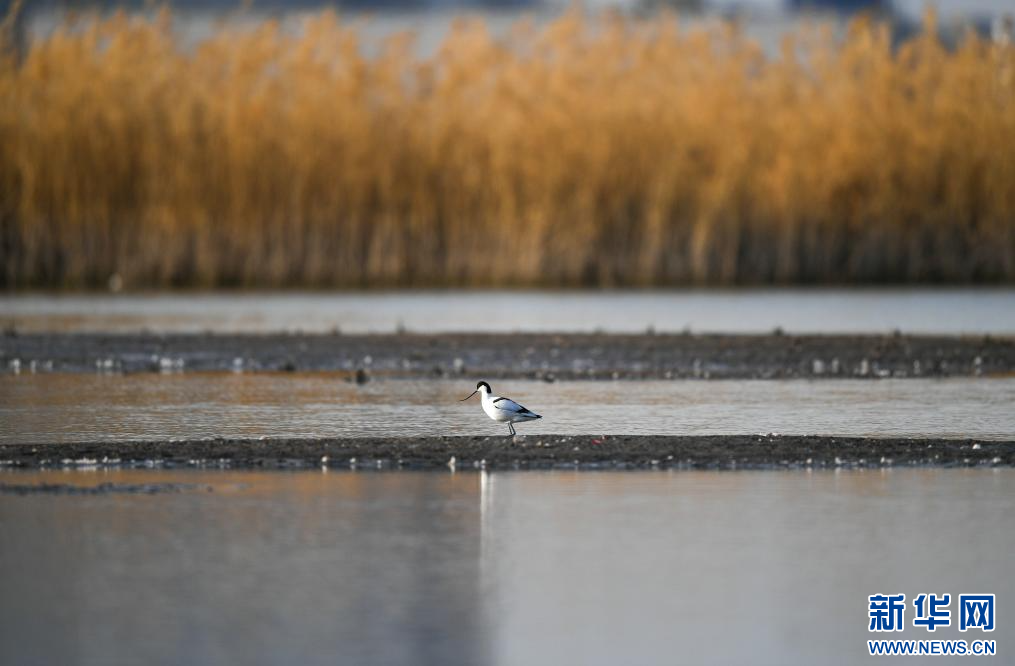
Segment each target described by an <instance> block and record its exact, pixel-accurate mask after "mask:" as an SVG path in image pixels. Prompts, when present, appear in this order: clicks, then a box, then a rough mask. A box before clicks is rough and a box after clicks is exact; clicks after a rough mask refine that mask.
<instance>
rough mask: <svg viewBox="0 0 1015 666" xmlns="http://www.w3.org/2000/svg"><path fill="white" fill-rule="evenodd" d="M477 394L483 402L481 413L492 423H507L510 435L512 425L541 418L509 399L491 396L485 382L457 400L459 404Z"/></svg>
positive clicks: (513, 428)
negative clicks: (484, 413) (492, 421)
mask: <svg viewBox="0 0 1015 666" xmlns="http://www.w3.org/2000/svg"><path fill="white" fill-rule="evenodd" d="M477 393H478V394H479V396H480V399H481V400H482V401H483V411H484V412H486V415H487V416H489V417H490V418H491V419H493V420H494V421H498V422H500V423H507V425H508V428H510V429H511V430H510V434H511V435H514V434H515V425H514V424H516V423H519V422H522V421H535V420H536V419H541V418H543V417H542V416H540V415H539V414H536V413H534V412H532V411H531V410H529V409H526V408H525V407H522V406H521V405H519V404H518V403H517V402H515V401H514V400H511V399H510V398H502V397H500V396H499V395H493V394H492V393H491V391H490V385H489V384H487V383H486V382H479V383H478V384H476V390H475V391H473V392H472V393H470V394H469V395H467V396H465V397H464V398H462V399H461V400H459V402H465V401H466V400H468V399H469V398H471V397H472V396H474V395H476V394H477Z"/></svg>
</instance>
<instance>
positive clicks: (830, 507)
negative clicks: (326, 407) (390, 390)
mask: <svg viewBox="0 0 1015 666" xmlns="http://www.w3.org/2000/svg"><path fill="white" fill-rule="evenodd" d="M43 481H45V482H49V483H70V484H83V485H95V484H98V483H99V482H106V481H109V482H113V483H157V482H171V483H193V484H198V489H196V490H194V491H185V492H181V493H175V494H157V495H150V496H140V497H135V496H130V497H125V496H123V495H115V494H112V495H98V496H50V495H32V496H25V497H22V496H13V495H5V496H0V587H2V589H3V594H0V663H4V664H72V663H73V664H80V665H86V666H87V665H91V664H96V665H98V664H103V665H107V664H139V663H143V664H188V665H202V664H234V663H243V664H251V665H260V664H302V665H307V666H313V665H316V664H335V663H355V664H393V665H398V664H424V665H425V664H435V665H441V666H445V665H454V664H493V665H515V664H518V665H525V664H536V663H546V664H558V663H559V664H592V665H595V664H610V665H612V664H635V665H637V664H659V663H694V664H706V663H714V664H731V663H736V664H753V663H757V664H775V663H778V664H787V665H792V664H813V663H833V664H836V663H838V664H852V663H860V662H865V661H866V660H867V659H868V657H866V650H867V648H866V641H867V639H868V638H871V635H870V634H868V632H867V625H868V617H867V595H868V594H873V593H878V592H904V593H906V595H907V602H908V603H911V600H912V599H913V598H914V597H915V596H916V595H918V594H920V593H923V592H936V593H942V592H948V593H950V594H952V595H953V600H955V599H956V595H958V594H961V593H979V592H991V593H994V594H996V595H998V597H997V598H998V600H999V601H998V615H997V629H996V630H995V631H994V632H993V633H992V634H989V635H986V634H981V633H980V632H979V631H970V632H967V633H966V634H959V632H958V631H957V628H956V627H954V626H953V627H951V628H946V629H938V630H937V631H936V632H935V633H934V634H929V633H928V632H926V631H925V630H924V629H922V628H920V629H916V628H913V627H912V626H911V625H908V626H907V628H906V630H905V631H904V632H902V633H900V634H893V635H891V636H890V637H891V638H900V639H921V638H922V639H927V638H940V639H959V638H963V639H967V640H973V639H977V638H990V639H995V640H996V641H997V642H998V654H999V655H1006V654H1010V650H1011V649H1012V639H1013V635H1015V624H1013V623H1012V621H1011V617H1010V615H1009V614H1007V613H1005V610H1004V609H1006V608H1009V607H1010V603H1009V601H1010V600H1011V599H1013V598H1015V577H1012V576H1011V575H1009V574H1010V569H1011V553H1012V552H1013V551H1015V470H1008V469H997V470H882V471H850V472H830V471H829V472H817V471H815V472H803V471H798V472H774V471H773V472H760V473H756V472H726V473H716V472H643V473H593V472H582V473H572V472H547V473H539V472H528V473H491V474H486V473H482V474H481V473H466V474H462V473H459V474H439V473H412V472H391V473H366V474H364V473H352V472H335V471H329V472H295V473H281V472H275V473H263V472H262V473H253V472H202V471H173V472H151V471H106V472H90V473H88V472H43V473H38V472H36V473H17V472H9V471H8V472H0V483H7V484H12V483H19V484H25V483H38V482H43ZM205 486H210V487H211V489H212V490H211V492H209V491H208V490H206V489H204V487H205ZM908 603H907V605H908ZM956 603H957V601H953V606H952V608H953V617H956V618H957V616H956V611H955V610H954V608H955V605H956ZM911 618H912V607H911V606H910V608H908V609H907V612H906V621H907V623H909V621H910V619H911ZM956 622H957V619H956ZM879 637H881V636H879ZM1000 658H1001V659H1002V661H1003V660H1006V659H1008V658H1007V657H1004V656H1001V657H1000ZM934 663H952V662H950V661H949V660H948V659H942V660H941V661H938V660H937V659H936V660H935V662H934Z"/></svg>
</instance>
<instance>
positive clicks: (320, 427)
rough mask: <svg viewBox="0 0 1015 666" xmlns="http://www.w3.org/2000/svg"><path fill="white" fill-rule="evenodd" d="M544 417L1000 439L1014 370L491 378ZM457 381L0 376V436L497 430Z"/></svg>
mask: <svg viewBox="0 0 1015 666" xmlns="http://www.w3.org/2000/svg"><path fill="white" fill-rule="evenodd" d="M494 384H495V388H496V389H497V390H499V391H502V392H503V393H505V394H507V395H511V396H515V397H517V398H518V399H519V400H522V401H523V402H524V404H526V405H528V406H529V407H531V408H532V409H534V410H536V411H538V412H539V413H541V414H543V416H544V418H543V419H542V420H541V421H537V422H534V423H526V424H524V425H522V426H520V427H519V431H520V432H522V433H524V434H540V433H560V434H587V433H595V434H601V433H605V434H611V433H615V434H738V433H769V432H777V433H782V434H815V433H817V434H835V435H857V436H912V437H921V436H931V437H957V438H962V437H977V438H986V439H1009V438H1013V437H1015V411H1013V410H1012V409H1011V405H1013V404H1015V379H1013V378H990V379H988V378H952V379H946V380H938V379H899V380H877V381H862V380H811V381H809V380H775V381H761V380H723V381H707V382H706V381H694V380H680V381H645V382H561V383H556V384H547V383H543V382H534V381H506V382H503V383H498V382H495V383H494ZM463 386H464V389H465V391H464V392H467V391H468V390H470V389H471V388H472V384H471V381H470V380H466V379H463V380H461V381H460V382H456V381H447V380H445V381H375V382H371V383H369V384H367V385H365V386H356V385H354V384H350V383H348V382H346V381H344V379H343V378H341V377H340V376H336V375H329V374H324V373H319V374H308V375H299V374H228V373H224V374H182V375H151V374H143V375H127V376H116V375H100V374H96V375H78V374H42V375H22V376H12V375H0V443H3V442H19V441H20V442H51V441H55V442H70V441H96V440H120V441H124V440H132V439H134V440H136V439H171V438H209V437H216V436H225V437H261V436H268V437H338V436H346V437H351V436H375V437H377V436H380V437H384V436H414V435H444V434H459V435H467V434H488V435H491V434H492V435H499V434H503V433H504V432H506V428H504V427H503V426H500V425H498V424H496V423H493V422H492V421H490V420H489V419H487V418H486V416H484V415H483V413H482V412H481V411H480V410H479V409H478V407H477V405H476V404H475V403H460V402H458V399H459V398H461V396H462V395H463Z"/></svg>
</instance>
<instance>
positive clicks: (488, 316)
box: [0, 289, 1015, 334]
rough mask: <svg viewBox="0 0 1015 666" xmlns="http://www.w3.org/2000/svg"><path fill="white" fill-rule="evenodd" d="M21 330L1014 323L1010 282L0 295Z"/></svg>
mask: <svg viewBox="0 0 1015 666" xmlns="http://www.w3.org/2000/svg"><path fill="white" fill-rule="evenodd" d="M0 324H2V325H5V326H11V325H13V326H16V327H17V328H18V330H22V331H102V332H109V331H118V332H128V331H131V332H136V331H140V330H142V329H148V330H151V331H165V332H202V331H217V332H231V333H235V332H266V331H294V330H300V331H304V332H327V331H332V330H334V329H336V328H337V329H340V330H342V331H344V332H346V333H368V332H391V331H394V330H396V329H398V328H400V327H404V328H406V329H408V330H410V331H416V332H421V333H430V332H449V331H480V332H481V331H487V332H490V331H497V332H501V331H555V332H557V331H559V332H581V331H584V332H591V331H595V330H602V331H606V332H617V333H620V332H626V333H631V332H643V331H645V330H646V329H647V328H649V327H652V328H655V329H656V330H658V331H682V330H685V329H690V330H692V331H695V332H724V333H767V332H770V331H772V330H773V329H774V328H776V327H782V328H783V329H785V330H786V331H790V332H796V333H885V332H889V331H893V330H896V329H898V330H901V331H904V332H907V333H941V334H945V333H948V334H952V333H993V334H1015V289H870V290H864V289H746V290H723V289H708V290H680V291H637V290H628V291H574V292H559V291H532V292H527V291H455V290H448V291H387V292H385V291H379V292H351V293H329V292H324V293H299V292H284V293H279V292H274V293H251V292H237V293H221V292H212V293H204V294H201V293H187V294H172V293H169V294H167V293H154V294H137V295H130V294H128V295H102V294H98V295H64V296H54V295H44V294H28V295H8V296H0Z"/></svg>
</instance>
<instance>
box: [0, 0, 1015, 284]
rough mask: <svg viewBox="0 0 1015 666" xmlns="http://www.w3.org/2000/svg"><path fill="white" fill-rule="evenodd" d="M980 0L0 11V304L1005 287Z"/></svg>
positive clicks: (992, 44)
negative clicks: (29, 296)
mask: <svg viewBox="0 0 1015 666" xmlns="http://www.w3.org/2000/svg"><path fill="white" fill-rule="evenodd" d="M1010 9H1011V7H1010V5H1009V4H1008V3H1005V2H1002V1H1000V0H976V1H974V2H959V1H957V0H952V1H947V0H942V1H940V2H937V3H935V4H934V5H932V6H930V5H928V6H924V4H923V3H922V2H920V1H918V0H894V1H888V0H883V1H876V0H872V1H865V0H838V1H836V0H809V1H805V0H742V1H738V2H732V1H727V0H722V1H720V0H631V1H608V0H594V1H590V2H587V3H584V4H581V5H574V6H572V5H567V4H565V3H563V2H553V1H546V2H540V1H538V0H492V1H490V2H479V1H470V0H382V1H381V2H368V1H366V0H346V1H345V2H338V3H329V4H327V5H325V4H322V3H317V2H313V1H312V0H289V1H285V0H257V1H253V2H246V3H237V2H225V1H221V2H219V1H212V0H179V1H178V2H175V3H173V5H172V6H171V7H166V6H162V5H156V4H155V3H151V2H140V1H138V2H115V3H114V2H57V1H53V2H45V1H42V2H32V3H27V4H22V3H19V2H12V1H11V0H4V1H3V2H0V10H2V11H3V12H4V14H5V15H6V16H7V20H6V22H5V27H4V53H5V56H4V60H3V63H2V66H0V100H2V103H0V142H2V143H3V145H4V146H5V149H4V151H3V152H2V153H0V267H2V268H0V285H2V286H4V287H6V288H8V289H22V288H73V289H82V288H84V289H106V288H111V289H113V290H120V289H148V288H164V287H187V288H190V287H202V288H207V287H262V288H275V287H283V288H292V287H297V288H361V287H371V288H373V287H412V288H419V287H441V288H444V287H512V288H513V287H633V286H638V287H674V286H687V285H706V286H714V285H808V284H837V285H843V284H851V285H852V284H872V283H873V284H928V283H930V284H970V283H975V284H1010V283H1011V282H1012V280H1013V278H1015V47H1013V45H1012V41H1011V37H1012V23H1011V17H1010V16H1009V15H1006V14H1005V11H1006V10H1008V11H1009V12H1010Z"/></svg>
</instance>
